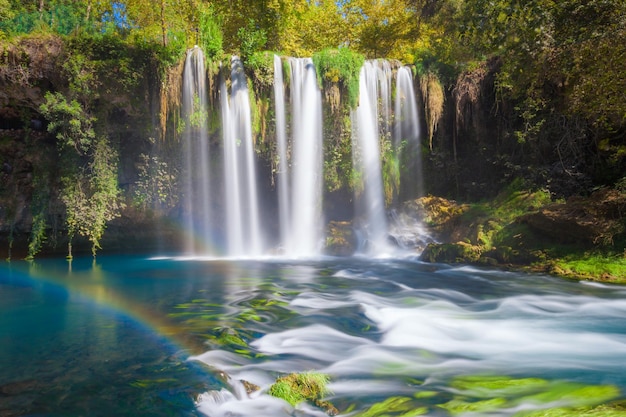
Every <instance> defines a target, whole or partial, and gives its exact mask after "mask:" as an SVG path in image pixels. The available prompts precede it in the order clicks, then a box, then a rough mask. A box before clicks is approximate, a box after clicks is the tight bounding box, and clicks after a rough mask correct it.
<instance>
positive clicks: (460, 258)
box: [420, 242, 481, 263]
mask: <svg viewBox="0 0 626 417" xmlns="http://www.w3.org/2000/svg"><path fill="white" fill-rule="evenodd" d="M480 256H481V248H480V246H476V245H471V244H469V243H465V242H457V243H430V244H429V245H428V246H426V249H424V252H422V255H421V256H420V259H421V260H422V261H425V262H431V263H434V262H438V263H475V262H478V260H479V259H480Z"/></svg>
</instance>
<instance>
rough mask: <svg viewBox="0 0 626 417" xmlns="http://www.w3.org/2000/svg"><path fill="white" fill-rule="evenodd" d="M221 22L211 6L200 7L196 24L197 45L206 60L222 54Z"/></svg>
mask: <svg viewBox="0 0 626 417" xmlns="http://www.w3.org/2000/svg"><path fill="white" fill-rule="evenodd" d="M221 26H222V22H221V19H220V17H219V16H218V14H217V12H216V11H215V9H214V8H213V7H212V6H211V5H202V6H201V8H200V17H199V23H198V32H199V33H198V45H199V46H200V47H201V48H202V50H203V51H204V53H205V54H206V57H207V58H208V59H215V58H218V57H220V56H221V55H222V53H223V42H224V36H223V34H222V29H221Z"/></svg>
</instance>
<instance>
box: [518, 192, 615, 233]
mask: <svg viewBox="0 0 626 417" xmlns="http://www.w3.org/2000/svg"><path fill="white" fill-rule="evenodd" d="M624 216H626V194H624V193H620V192H619V191H617V190H609V189H605V190H600V191H597V192H596V193H594V194H592V195H591V196H590V197H573V198H571V199H569V200H568V201H567V202H566V203H560V204H552V205H549V206H547V207H544V208H542V209H540V210H538V211H536V212H533V213H529V214H526V215H524V216H522V217H520V218H519V219H518V221H519V222H520V223H523V224H526V225H527V226H528V227H530V228H531V229H533V230H534V231H536V232H539V233H541V234H542V235H544V236H546V237H548V238H550V239H552V240H554V241H557V242H561V243H583V244H611V243H612V242H613V237H614V236H615V235H618V234H620V233H623V232H624Z"/></svg>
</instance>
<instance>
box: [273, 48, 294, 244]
mask: <svg viewBox="0 0 626 417" xmlns="http://www.w3.org/2000/svg"><path fill="white" fill-rule="evenodd" d="M274 106H275V107H274V108H275V111H276V147H277V150H278V165H277V170H276V177H277V188H278V218H279V226H280V243H279V244H280V245H281V246H282V248H281V249H282V250H285V249H286V248H287V247H288V245H286V243H287V240H288V239H289V231H290V225H291V210H290V203H289V201H290V198H289V161H288V159H287V147H288V143H287V132H286V130H287V122H286V114H285V82H284V78H283V63H282V60H281V59H280V57H279V56H278V55H274Z"/></svg>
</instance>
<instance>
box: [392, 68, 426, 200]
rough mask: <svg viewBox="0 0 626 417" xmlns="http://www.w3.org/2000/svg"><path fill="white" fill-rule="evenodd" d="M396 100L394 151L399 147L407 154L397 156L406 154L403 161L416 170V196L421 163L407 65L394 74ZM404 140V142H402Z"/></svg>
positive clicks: (420, 186) (400, 156)
mask: <svg viewBox="0 0 626 417" xmlns="http://www.w3.org/2000/svg"><path fill="white" fill-rule="evenodd" d="M396 77H397V79H396V101H395V104H394V114H395V125H394V132H393V143H394V148H395V149H396V152H397V153H399V152H400V150H401V149H403V150H404V152H405V153H408V155H400V154H398V155H397V157H398V158H402V157H403V156H406V158H405V163H407V164H408V166H409V169H410V171H411V172H417V173H419V174H420V175H417V176H416V178H415V179H414V181H412V183H413V185H414V189H415V191H416V192H415V193H413V194H414V195H416V196H422V195H423V194H424V192H423V189H424V187H423V184H422V176H421V173H422V164H421V155H420V122H419V116H418V112H417V102H416V100H415V89H414V87H413V76H412V74H411V69H410V68H409V67H400V68H398V73H397V75H396ZM403 142H404V143H403Z"/></svg>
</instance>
